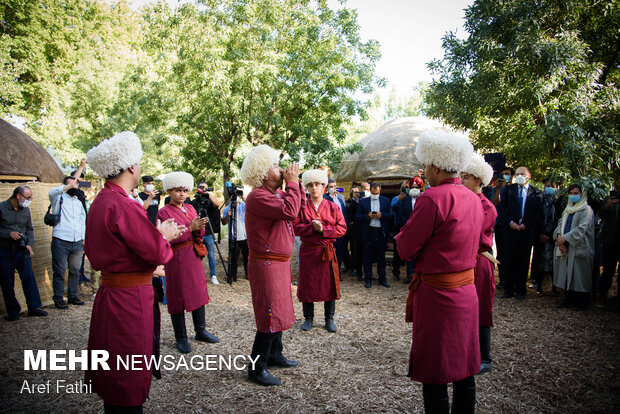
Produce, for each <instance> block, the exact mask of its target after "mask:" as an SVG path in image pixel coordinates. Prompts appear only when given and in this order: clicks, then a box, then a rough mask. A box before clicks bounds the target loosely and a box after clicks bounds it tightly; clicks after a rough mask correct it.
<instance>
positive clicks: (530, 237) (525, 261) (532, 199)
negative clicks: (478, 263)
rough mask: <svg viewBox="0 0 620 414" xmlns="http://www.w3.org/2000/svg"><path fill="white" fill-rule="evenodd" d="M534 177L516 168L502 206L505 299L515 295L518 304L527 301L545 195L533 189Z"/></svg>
mask: <svg viewBox="0 0 620 414" xmlns="http://www.w3.org/2000/svg"><path fill="white" fill-rule="evenodd" d="M531 177H532V175H531V173H530V170H529V168H527V167H519V168H517V171H516V173H515V183H516V184H512V185H508V186H506V189H505V193H504V194H503V198H502V200H501V203H500V209H501V214H500V217H501V218H502V219H501V220H502V223H501V225H502V227H503V230H504V244H505V246H504V247H505V254H504V260H505V262H506V263H504V266H505V268H506V282H505V291H504V295H503V296H502V299H506V298H511V297H512V296H513V295H514V294H515V293H516V295H517V299H518V300H523V299H525V290H526V288H525V283H526V280H527V274H528V270H529V267H530V255H531V252H532V246H533V245H534V241H535V240H536V233H537V226H538V224H539V222H540V219H541V215H542V193H541V192H540V190H538V189H537V188H536V187H534V186H533V185H530V183H529V182H530V178H531Z"/></svg>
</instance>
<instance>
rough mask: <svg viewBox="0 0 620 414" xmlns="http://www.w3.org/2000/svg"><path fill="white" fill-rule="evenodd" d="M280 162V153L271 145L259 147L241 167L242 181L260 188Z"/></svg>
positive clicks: (251, 152)
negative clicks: (275, 165)
mask: <svg viewBox="0 0 620 414" xmlns="http://www.w3.org/2000/svg"><path fill="white" fill-rule="evenodd" d="M279 162H280V153H279V152H278V151H276V150H275V149H273V148H271V147H270V146H269V145H259V146H256V147H254V148H252V149H251V150H250V152H248V155H246V156H245V160H243V165H242V166H241V171H240V173H241V174H240V175H241V181H243V182H244V183H245V184H247V185H249V186H252V187H253V188H258V187H260V186H262V185H263V180H264V179H265V178H267V174H268V173H269V170H270V169H271V167H273V165H274V164H278V163H279Z"/></svg>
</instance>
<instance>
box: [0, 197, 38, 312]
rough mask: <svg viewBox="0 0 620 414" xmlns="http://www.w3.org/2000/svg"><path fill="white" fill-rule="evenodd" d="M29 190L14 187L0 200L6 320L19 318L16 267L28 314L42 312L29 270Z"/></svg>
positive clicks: (1, 279)
mask: <svg viewBox="0 0 620 414" xmlns="http://www.w3.org/2000/svg"><path fill="white" fill-rule="evenodd" d="M31 201H32V190H31V189H30V187H28V186H26V185H22V186H19V187H17V188H15V190H13V195H12V196H11V198H9V199H8V200H6V201H3V202H2V203H0V286H1V287H2V296H3V297H4V305H5V306H6V312H7V314H8V319H9V321H16V320H18V319H19V312H20V310H21V307H20V306H19V302H18V301H17V299H16V298H15V289H14V287H15V270H17V271H18V273H19V277H20V278H21V281H22V289H23V290H24V296H25V297H26V303H27V304H28V316H45V315H47V312H45V311H42V310H41V309H39V308H40V307H41V297H40V296H39V288H38V287H37V282H36V280H35V278H34V273H33V271H32V262H31V258H32V255H33V252H32V245H33V243H34V231H33V228H32V217H31V216H30V209H29V208H28V207H29V206H30V202H31Z"/></svg>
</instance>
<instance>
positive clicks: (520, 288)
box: [503, 229, 532, 296]
mask: <svg viewBox="0 0 620 414" xmlns="http://www.w3.org/2000/svg"><path fill="white" fill-rule="evenodd" d="M504 242H505V245H504V247H505V249H506V251H505V254H504V256H503V258H504V262H505V265H506V269H505V270H506V272H505V273H506V274H505V276H506V280H505V282H504V288H505V289H506V294H508V295H513V294H514V293H516V294H517V295H524V296H525V290H526V287H525V284H526V281H527V274H528V271H529V269H530V256H531V254H532V242H531V237H530V233H529V232H528V231H516V230H512V229H508V230H506V234H504Z"/></svg>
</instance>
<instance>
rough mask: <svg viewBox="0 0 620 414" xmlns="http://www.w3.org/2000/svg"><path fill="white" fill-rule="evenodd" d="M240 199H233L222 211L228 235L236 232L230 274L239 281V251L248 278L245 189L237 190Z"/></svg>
mask: <svg viewBox="0 0 620 414" xmlns="http://www.w3.org/2000/svg"><path fill="white" fill-rule="evenodd" d="M237 199H238V201H233V202H231V203H230V204H228V205H227V206H226V207H225V208H224V211H223V212H222V224H228V237H232V235H233V232H234V234H235V239H236V240H235V247H234V249H233V250H232V255H231V259H230V270H229V271H230V275H231V277H232V280H233V281H235V282H236V281H237V260H238V259H239V251H241V253H242V254H243V272H244V274H245V278H246V279H247V278H248V253H249V250H248V240H247V236H246V233H245V202H244V200H243V190H238V192H237ZM233 205H236V208H237V225H236V227H235V228H234V230H233V229H232V226H231V224H232V223H230V224H229V223H228V221H229V220H231V216H232V210H233V209H232V208H231V206H233Z"/></svg>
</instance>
